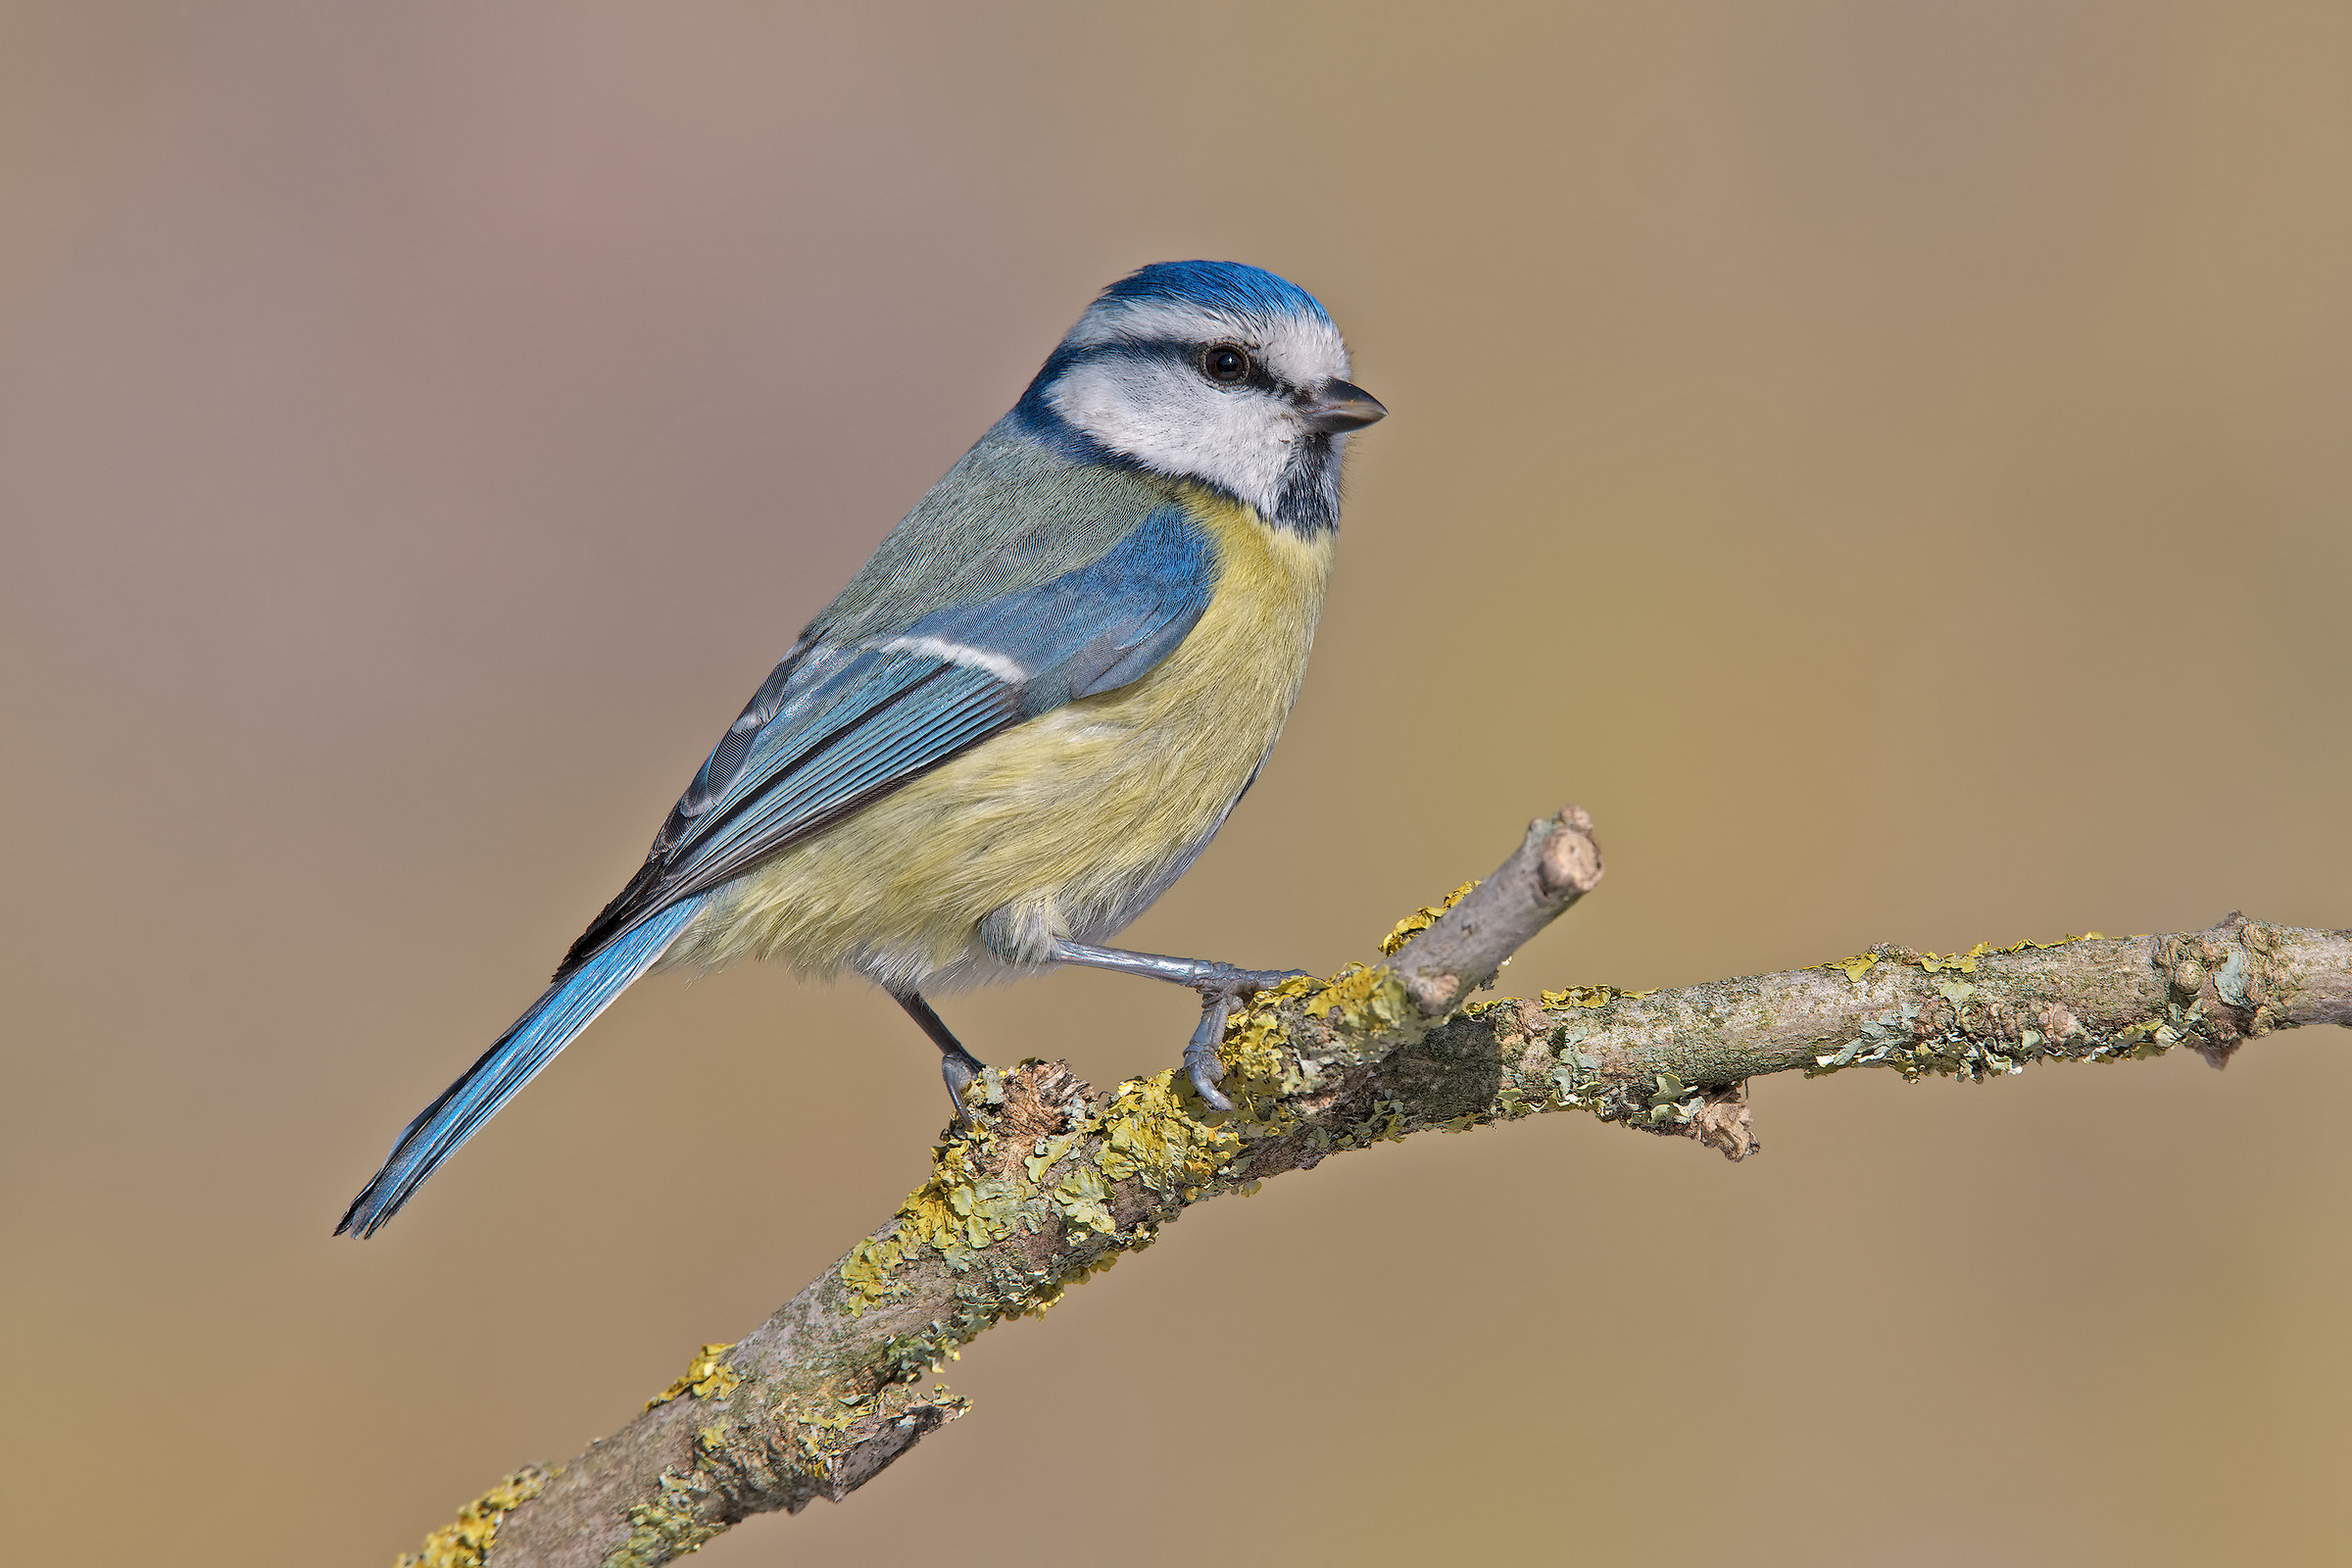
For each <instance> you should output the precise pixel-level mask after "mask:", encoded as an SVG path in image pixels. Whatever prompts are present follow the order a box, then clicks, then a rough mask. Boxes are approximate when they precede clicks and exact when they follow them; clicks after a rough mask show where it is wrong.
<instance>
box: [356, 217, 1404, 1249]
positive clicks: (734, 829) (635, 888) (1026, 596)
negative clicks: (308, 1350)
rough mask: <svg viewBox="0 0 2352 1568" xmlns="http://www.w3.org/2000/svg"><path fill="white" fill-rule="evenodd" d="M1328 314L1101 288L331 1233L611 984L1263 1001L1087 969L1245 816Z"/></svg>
mask: <svg viewBox="0 0 2352 1568" xmlns="http://www.w3.org/2000/svg"><path fill="white" fill-rule="evenodd" d="M1347 377H1348V350H1347V348H1346V346H1345V344H1343V342H1342V341H1341V338H1340V334H1339V330H1338V329H1337V328H1336V327H1334V326H1333V325H1332V322H1331V318H1330V317H1329V316H1327V315H1326V314H1325V313H1324V310H1323V307H1322V306H1321V305H1319V304H1317V303H1316V302H1315V300H1314V298H1313V297H1312V296H1311V295H1309V294H1307V293H1306V292H1305V291H1304V290H1302V289H1300V288H1299V287H1297V286H1296V285H1295V284H1292V283H1289V282H1286V281H1285V280H1284V279H1282V278H1280V277H1277V276H1275V275H1274V274H1273V273H1271V272H1268V271H1264V270H1260V269H1258V268H1254V267H1245V266H1241V265H1238V264H1235V263H1230V262H1175V263H1165V264H1161V265H1158V266H1152V267H1147V268H1145V269H1143V270H1141V271H1138V272H1136V273H1135V274H1133V275H1132V276H1129V277H1126V278H1123V279H1121V280H1120V281H1118V282H1116V283H1113V284H1112V285H1111V286H1110V287H1109V288H1107V289H1105V290H1103V294H1102V296H1101V297H1100V298H1098V299H1097V300H1096V301H1095V302H1094V304H1093V305H1092V306H1090V307H1089V308H1088V309H1087V312H1086V314H1085V315H1084V316H1082V317H1080V318H1079V319H1078V324H1077V325H1076V326H1074V327H1072V328H1071V329H1070V332H1069V335H1068V336H1066V337H1064V338H1063V339H1062V340H1061V344H1060V346H1059V347H1057V348H1056V349H1054V353H1053V355H1052V357H1051V358H1049V359H1048V360H1047V361H1046V363H1045V366H1044V368H1041V369H1040V370H1039V371H1038V373H1037V376H1036V378H1035V379H1034V380H1033V381H1031V382H1030V383H1029V387H1028V390H1027V391H1026V392H1024V393H1023V394H1022V395H1021V399H1020V401H1019V402H1018V403H1016V404H1015V405H1014V406H1013V408H1012V411H1011V412H1010V413H1009V414H1007V415H1005V417H1004V418H1002V419H1000V420H998V421H997V423H996V425H995V426H994V427H993V428H992V429H990V430H989V432H988V433H987V434H986V435H984V436H982V437H981V438H980V442H979V444H978V445H977V446H975V447H973V448H972V449H971V451H970V452H968V453H966V454H965V455H964V457H963V459H962V460H961V461H960V462H958V463H957V464H956V466H955V467H953V468H951V469H950V470H949V471H948V474H947V477H945V478H943V479H942V480H940V481H939V483H938V485H937V486H936V487H934V488H933V490H932V491H931V493H930V494H929V495H927V496H925V497H924V498H923V500H922V502H921V504H920V505H918V506H917V507H916V508H915V509H914V511H913V512H911V513H909V514H908V515H907V519H906V520H905V521H904V522H902V523H900V524H899V526H898V528H897V529H896V530H895V531H894V532H892V534H891V535H890V537H889V538H887V539H885V540H884V541H883V542H882V545H881V548H879V549H878V550H876V551H875V552H874V555H873V559H872V560H870V561H868V562H867V563H866V564H865V565H864V567H863V568H862V569H861V570H859V571H858V574H857V576H856V577H854V578H852V579H851V581H850V584H849V586H848V587H847V588H845V589H844V590H842V593H841V597H839V598H838V599H836V600H834V601H833V603H832V604H831V605H829V606H827V607H826V608H825V610H824V611H823V612H822V613H820V614H818V615H817V617H816V619H815V620H813V621H812V622H810V623H809V628H808V630H806V631H805V632H803V633H802V634H801V637H800V640H799V641H798V642H797V643H795V644H794V645H793V647H792V650H791V652H789V653H787V654H786V655H785V656H784V659H783V662H781V663H779V664H777V665H776V667H775V669H774V671H773V672H772V673H771V674H769V676H768V677H767V679H766V680H765V681H764V682H763V683H762V684H761V685H760V689H759V691H758V692H756V693H754V694H753V697H752V700H751V702H750V704H749V705H748V706H747V707H745V709H744V711H743V714H742V716H741V717H739V718H737V719H736V720H735V722H734V723H733V724H731V725H729V726H728V728H727V732H726V735H725V736H724V737H723V738H722V739H721V740H720V741H719V743H718V746H717V748H716V749H715V750H713V751H712V752H711V756H710V758H709V760H706V761H705V762H704V763H703V765H702V769H701V771H699V772H697V773H696V774H695V776H694V782H693V783H692V784H690V785H688V786H687V789H686V793H685V794H684V795H683V796H681V797H679V800H678V804H677V806H676V807H675V808H673V809H671V811H670V813H669V819H668V820H667V821H665V822H663V823H662V831H661V832H660V834H658V835H657V836H656V837H655V839H654V846H653V850H652V852H651V853H650V854H649V855H647V857H646V860H645V864H644V866H643V868H642V869H640V870H639V871H638V872H637V874H636V876H635V877H634V878H633V879H632V880H631V881H630V882H629V884H628V886H627V887H625V888H623V889H622V890H621V892H620V896H619V897H617V898H615V899H614V900H613V902H612V903H611V904H610V905H608V906H607V907H605V910H604V912H603V913H602V914H600V915H598V916H597V917H596V919H595V921H594V922H593V923H592V924H591V925H590V926H589V927H588V930H587V932H586V933H585V934H584V935H582V936H581V938H580V939H579V941H578V942H576V943H575V944H573V946H572V949H571V952H570V953H569V954H568V955H566V956H565V957H564V963H563V966H562V967H561V968H559V969H558V970H557V971H556V976H555V982H554V984H552V985H551V986H550V987H549V988H548V990H547V993H546V995H544V996H542V997H541V998H540V999H539V1000H538V1001H537V1002H536V1003H534V1004H532V1005H531V1008H530V1010H529V1011H527V1012H525V1013H524V1014H523V1015H522V1016H521V1017H520V1018H519V1019H517V1020H516V1021H515V1025H514V1027H512V1028H510V1029H509V1030H508V1031H507V1032H506V1033H505V1034H504V1035H502V1036H500V1037H499V1040H498V1043H497V1044H496V1045H494V1046H492V1047H491V1048H490V1049H489V1051H488V1052H487V1053H485V1054H483V1056H482V1058H481V1059H480V1060H479V1061H477V1062H475V1063H474V1064H473V1065H472V1067H470V1068H468V1069H467V1070H466V1075H465V1076H464V1077H462V1078H460V1079H459V1080H458V1081H457V1082H456V1083H454V1084H452V1085H451V1086H450V1087H449V1088H448V1090H446V1091H445V1092H444V1093H443V1094H442V1096H441V1098H440V1099H438V1100H436V1101H434V1102H433V1103H431V1104H430V1105H428V1106H426V1107H425V1110H424V1113H423V1114H422V1115H420V1116H418V1117H417V1119H416V1120H415V1121H413V1122H411V1123H410V1124H409V1126H408V1129H407V1130H406V1131H405V1132H403V1133H402V1134H401V1136H400V1141H399V1143H398V1144H396V1145H395V1146H394V1148H393V1150H392V1153H391V1156H390V1157H389V1158H388V1159H386V1160H385V1162H384V1166H383V1169H381V1170H380V1171H378V1172H377V1173H376V1175H375V1178H374V1180H372V1181H370V1182H369V1183H368V1186H367V1188H366V1189H365V1190H364V1191H363V1192H362V1193H361V1194H360V1196H359V1197H358V1198H357V1199H355V1200H353V1201H352V1204H351V1207H350V1209H349V1210H348V1211H347V1212H346V1213H345V1214H344V1216H343V1222H342V1224H341V1225H340V1226H338V1227H337V1232H338V1234H341V1233H343V1232H349V1233H352V1234H355V1235H359V1236H367V1235H369V1234H371V1233H373V1232H374V1231H375V1230H376V1228H377V1227H379V1226H381V1225H382V1224H383V1223H384V1222H385V1221H386V1220H388V1219H390V1218H391V1217H392V1215H393V1214H395V1213H397V1212H398V1211H399V1209H400V1207H401V1205H402V1204H403V1203H405V1202H407V1201H408V1200H409V1197H410V1195H411V1194H412V1193H414V1192H416V1190H417V1186H418V1184H420V1183H421V1182H423V1180H424V1179H425V1178H426V1177H427V1176H429V1175H431V1174H432V1172H433V1171H434V1170H435V1169H436V1168H437V1167H438V1166H439V1165H440V1164H441V1162H442V1161H443V1160H445V1159H447V1158H448V1157H449V1156H450V1154H451V1153H452V1152H455V1151H456V1150H457V1148H458V1146H459V1145H461V1144H463V1143H465V1141H466V1139H467V1138H469V1137H471V1136H472V1134H473V1133H474V1131H475V1130H476V1129H477V1128H479V1127H480V1126H481V1125H482V1123H483V1122H484V1121H486V1120H488V1119H489V1117H490V1116H491V1115H492V1114H494V1113H495V1112H496V1111H497V1110H498V1109H499V1107H500V1106H502V1105H504V1104H505V1103H507V1102H508V1101H509V1100H510V1099H512V1098H513V1097H514V1095H515V1092H516V1091H518V1090H519V1089H521V1088H522V1086H523V1085H524V1084H526V1083H528V1082H530V1080H531V1077H532V1075H533V1074H535V1073H537V1072H538V1071H539V1070H540V1069H541V1068H542V1067H545V1066H546V1065H547V1064H548V1062H549V1061H550V1060H551V1059H553V1058H554V1056H555V1054H556V1053H557V1052H559V1051H562V1050H563V1049H564V1046H565V1045H566V1044H568V1043H569V1042H570V1041H571V1039H572V1038H573V1037H574V1036H575V1035H577V1034H578V1033H579V1032H580V1031H581V1030H583V1029H585V1028H586V1027H588V1025H589V1023H590V1022H591V1021H592V1020H593V1019H594V1018H595V1017H596V1016H597V1014H598V1013H600V1012H602V1011H603V1010H604V1009H605V1008H606V1007H607V1006H609V1005H611V1004H612V1002H613V998H614V997H616V996H618V995H619V994H620V992H621V991H622V990H623V989H624V988H625V987H627V986H628V985H629V984H630V982H632V981H634V980H636V979H637V978H638V977H639V976H641V975H644V974H648V973H651V972H652V971H654V970H656V969H672V968H696V967H702V966H708V965H712V964H720V963H725V962H728V961H730V960H732V959H735V958H740V957H744V956H759V957H763V958H777V959H781V960H783V961H784V962H785V963H788V964H790V965H791V966H792V967H793V968H794V969H796V970H799V971H801V972H802V973H805V974H810V975H835V974H839V973H841V972H843V971H845V970H846V971H849V972H853V973H856V974H859V975H863V976H865V977H866V978H867V979H869V980H871V981H873V982H874V983H875V984H876V985H878V986H880V987H881V988H882V989H883V990H885V991H887V992H889V993H890V994H891V996H893V997H895V998H896V999H897V1000H898V1002H899V1004H900V1005H902V1006H904V1007H905V1008H906V1009H907V1012H908V1013H909V1014H910V1015H911V1016H912V1017H913V1019H914V1020H915V1022H916V1023H917V1024H918V1025H920V1027H921V1028H922V1030H923V1032H924V1033H925V1034H926V1035H928V1036H929V1037H930V1039H931V1041H932V1042H933V1044H935V1045H936V1046H937V1047H938V1048H939V1051H940V1054H941V1067H942V1071H943V1073H944V1075H945V1077H946V1079H947V1082H948V1089H949V1093H950V1095H951V1096H952V1097H954V1098H955V1100H956V1107H957V1114H958V1116H959V1117H961V1116H963V1115H964V1114H965V1112H964V1109H963V1100H962V1091H963V1088H964V1086H965V1085H966V1084H967V1083H968V1082H969V1081H970V1079H971V1077H972V1075H973V1074H974V1073H975V1072H977V1071H979V1070H980V1066H981V1064H980V1062H979V1061H978V1060H977V1059H976V1058H975V1057H973V1056H972V1054H970V1053H969V1052H967V1051H965V1050H964V1048H963V1047H962V1046H961V1045H960V1044H958V1043H957V1042H956V1037H955V1036H954V1035H953V1034H952V1033H950V1032H949V1030H948V1026H947V1025H946V1024H945V1023H944V1022H943V1021H941V1019H940V1017H939V1014H938V1013H937V1012H935V1011H934V1010H933V1009H932V1007H931V1005H930V1003H929V1002H928V1001H926V1000H925V997H926V995H927V994H936V993H938V992H941V991H945V990H949V989H952V988H955V987H958V986H969V985H976V984H982V983H985V982H989V981H994V980H1005V979H1011V978H1014V977H1017V976H1020V975H1027V974H1035V973H1038V972H1039V971H1041V970H1044V969H1046V968H1049V967H1051V966H1052V965H1054V964H1059V963H1075V964H1085V965H1090V966H1093V967H1096V968H1103V969H1114V970H1120V971H1123V972H1126V973H1130V974H1141V975H1149V976H1152V977H1154V978H1157V979H1161V980H1169V981H1174V982H1177V983H1179V984H1182V985H1186V986H1190V987H1193V988H1195V989H1197V990H1198V991H1200V992H1201V998H1202V1013H1201V1027H1200V1029H1199V1031H1197V1032H1196V1034H1195V1035H1194V1037H1193V1041H1192V1044H1191V1045H1190V1046H1189V1047H1188V1048H1187V1050H1186V1052H1185V1061H1186V1065H1187V1069H1188V1071H1189V1073H1190V1075H1191V1079H1192V1082H1193V1084H1194V1086H1195V1087H1196V1088H1197V1089H1198V1090H1199V1091H1200V1094H1201V1099H1202V1100H1203V1101H1205V1102H1207V1103H1209V1104H1210V1105H1213V1106H1216V1107H1218V1108H1220V1109H1229V1108H1231V1107H1230V1104H1229V1103H1228V1102H1227V1101H1226V1099H1225V1097H1224V1096H1223V1095H1222V1094H1221V1093H1220V1092H1219V1091H1218V1089H1217V1087H1216V1082H1217V1080H1218V1079H1219V1078H1220V1077H1222V1076H1223V1072H1224V1069H1223V1067H1222V1065H1221V1064H1220V1063H1219V1062H1218V1061H1217V1057H1216V1047H1217V1044H1218V1040H1219V1037H1220V1036H1221V1034H1222V1032H1223V1024H1224V1020H1225V1017H1226V1015H1227V1011H1228V1009H1229V1008H1230V1007H1231V1006H1232V1005H1233V1003H1234V1001H1235V999H1236V998H1238V997H1242V996H1247V995H1249V994H1250V993H1251V992H1253V991H1255V990H1258V989H1260V988H1262V987H1264V986H1266V985H1270V984H1272V983H1274V982H1275V981H1276V980H1277V979H1279V978H1281V976H1280V975H1277V974H1272V973H1268V972H1264V971H1255V970H1248V969H1240V968H1236V967H1234V966H1233V965H1231V964H1225V963H1216V962H1210V961H1206V960H1201V959H1194V958H1173V957H1163V956H1157V955H1153V954H1142V953H1130V952H1126V951H1123V950H1121V949H1117V948H1110V947H1105V946H1103V943H1104V942H1106V941H1108V940H1109V939H1110V938H1111V937H1113V936H1115V935H1116V934H1117V933H1118V932H1119V931H1120V930H1122V929H1123V928H1124V927H1125V926H1126V925H1127V924H1128V923H1129V922H1130V921H1132V920H1134V919H1135V917H1136V916H1137V915H1139V914H1141V913H1143V911H1144V910H1145V909H1146V908H1148V907H1150V906H1151V904H1152V901H1153V900H1154V899H1156V898H1158V897H1159V895H1160V894H1161V893H1163V892H1165V891H1166V890H1167V888H1168V886H1169V885H1170V884H1171V883H1173V882H1174V881H1175V880H1176V878H1177V877H1179V876H1181V875H1182V874H1183V873H1184V871H1185V869H1186V868H1187V867H1188V866H1190V865H1191V864H1192V863H1193V861H1194V859H1195V858H1198V857H1199V856H1200V854H1201V850H1202V849H1203V848H1205V847H1206V846H1207V844H1208V841H1209V839H1210V838H1211V837H1212V836H1213V835H1214V834H1215V833H1216V831H1217V829H1218V828H1219V827H1220V826H1221V825H1223V823H1224V821H1225V818H1226V815H1227V813H1229V812H1230V811H1232V809H1233V808H1234V805H1235V803H1236V802H1238V801H1239V800H1240V799H1241V798H1242V796H1243V794H1244V793H1245V792H1246V791H1248V789H1249V788H1250V783H1251V781H1252V780H1254V779H1255V778H1256V776H1257V772H1258V769H1259V767H1260V766H1262V765H1263V764H1264V761H1265V759H1266V755H1267V753H1268V752H1269V751H1270V750H1271V749H1272V747H1273V745H1274V741H1275V737H1276V736H1277V735H1279V734H1280V733H1281V730H1282V726H1283V721H1284V720H1285V719H1286V718H1287V717H1288V716H1289V714H1290V711H1291V705H1292V703H1293V701H1294V700H1295V699H1296V698H1297V696H1298V694H1299V680H1300V678H1301V676H1302V675H1303V674H1304V672H1305V669H1306V658H1307V651H1308V647H1309V645H1310V644H1311V643H1312V641H1313V639H1314V633H1315V621H1316V617H1317V615H1318V614H1319V613H1320V612H1321V610H1322V606H1323V590H1324V584H1325V581H1326V579H1327V577H1328V576H1329V573H1330V570H1331V560H1332V547H1333V541H1334V537H1335V532H1336V529H1337V526H1338V522H1339V513H1340V465H1341V460H1342V457H1343V456H1344V454H1345V451H1346V448H1347V445H1348V432H1349V431H1351V430H1354V429H1357V428H1360V427H1361V426H1364V425H1367V424H1370V423H1372V422H1373V421H1374V420H1375V419H1378V418H1380V417H1382V416H1383V415H1384V414H1386V413H1387V410H1385V409H1383V408H1382V407H1381V405H1380V404H1379V403H1378V402H1377V401H1375V400H1374V399H1373V398H1372V397H1371V396H1370V394H1368V393H1366V392H1364V391H1363V390H1362V389H1361V388H1359V387H1356V386H1353V385H1351V384H1349V382H1348V379H1347Z"/></svg>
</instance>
